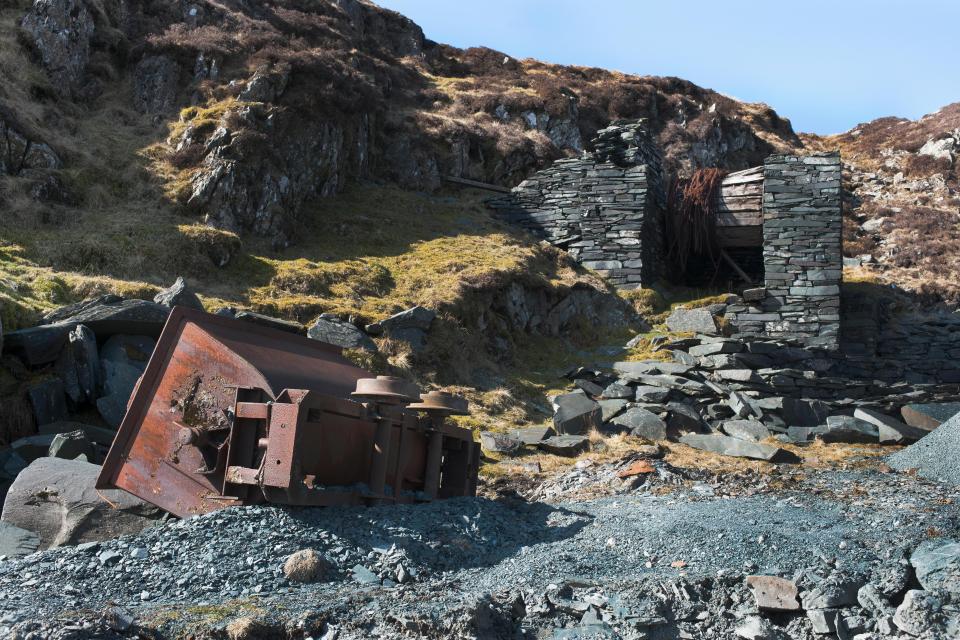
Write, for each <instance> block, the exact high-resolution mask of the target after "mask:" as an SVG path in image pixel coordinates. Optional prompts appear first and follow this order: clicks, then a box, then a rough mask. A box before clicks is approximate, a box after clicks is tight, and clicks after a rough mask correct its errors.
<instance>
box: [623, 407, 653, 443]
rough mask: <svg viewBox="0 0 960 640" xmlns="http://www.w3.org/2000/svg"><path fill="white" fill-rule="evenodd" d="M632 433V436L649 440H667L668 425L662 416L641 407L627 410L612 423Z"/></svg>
mask: <svg viewBox="0 0 960 640" xmlns="http://www.w3.org/2000/svg"><path fill="white" fill-rule="evenodd" d="M611 422H612V423H613V424H616V425H620V426H622V427H623V428H624V429H626V430H627V431H629V432H630V435H632V436H637V437H640V438H646V439H647V440H665V439H666V437H667V424H666V423H665V422H664V421H663V420H661V419H660V416H658V415H656V414H655V413H652V412H650V411H647V410H646V409H643V408H641V407H632V408H630V409H627V410H626V411H625V412H623V413H622V414H621V415H619V416H617V417H616V418H614V419H613V420H612V421H611Z"/></svg>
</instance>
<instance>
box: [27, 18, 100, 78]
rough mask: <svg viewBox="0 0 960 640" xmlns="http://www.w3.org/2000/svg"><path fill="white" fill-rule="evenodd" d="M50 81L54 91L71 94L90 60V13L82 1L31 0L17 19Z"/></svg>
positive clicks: (92, 27)
mask: <svg viewBox="0 0 960 640" xmlns="http://www.w3.org/2000/svg"><path fill="white" fill-rule="evenodd" d="M20 26H21V28H22V29H23V31H24V32H25V33H26V34H27V36H28V37H29V40H30V43H31V45H32V46H33V48H34V50H35V51H36V52H37V55H38V56H39V58H40V62H41V64H43V66H44V68H45V69H46V70H47V73H48V74H49V75H50V79H51V80H52V83H51V84H52V86H53V88H54V90H56V91H58V92H60V93H61V94H62V95H68V96H69V95H72V93H73V91H74V90H75V89H76V88H78V86H79V85H80V81H81V80H82V79H83V75H84V71H85V70H86V68H87V62H88V61H89V60H90V40H91V38H92V37H93V31H94V19H93V14H92V13H91V12H90V10H89V9H88V8H87V4H86V2H84V1H83V0H34V3H33V6H32V7H31V8H30V11H29V12H28V13H27V15H26V16H24V18H23V20H22V21H21V22H20Z"/></svg>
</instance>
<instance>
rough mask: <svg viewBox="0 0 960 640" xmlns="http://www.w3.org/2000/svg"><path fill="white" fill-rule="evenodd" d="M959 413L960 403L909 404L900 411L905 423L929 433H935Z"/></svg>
mask: <svg viewBox="0 0 960 640" xmlns="http://www.w3.org/2000/svg"><path fill="white" fill-rule="evenodd" d="M958 413H960V402H940V403H925V404H908V405H904V406H903V407H902V408H901V409H900V415H901V416H903V420H904V422H906V423H907V424H908V425H910V426H911V427H918V428H920V429H926V430H927V431H933V430H934V429H936V428H937V427H939V426H940V425H941V424H943V423H944V422H946V421H947V420H949V419H950V418H952V417H953V416H955V415H957V414H958Z"/></svg>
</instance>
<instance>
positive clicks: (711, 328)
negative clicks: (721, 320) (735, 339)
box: [667, 307, 717, 335]
mask: <svg viewBox="0 0 960 640" xmlns="http://www.w3.org/2000/svg"><path fill="white" fill-rule="evenodd" d="M667 328H668V329H670V331H675V332H680V331H691V332H693V333H704V334H707V335H713V334H716V333H717V321H716V320H714V319H713V314H712V313H710V312H709V311H708V310H707V309H684V308H682V307H681V308H679V309H674V311H673V313H671V314H670V317H669V318H667Z"/></svg>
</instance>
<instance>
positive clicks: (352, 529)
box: [0, 471, 960, 638]
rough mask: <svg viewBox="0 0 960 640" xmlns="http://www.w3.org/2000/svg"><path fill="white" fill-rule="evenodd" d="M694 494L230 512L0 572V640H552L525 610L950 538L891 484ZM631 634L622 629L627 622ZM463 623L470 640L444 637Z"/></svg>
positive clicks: (738, 578) (956, 513) (888, 478)
mask: <svg viewBox="0 0 960 640" xmlns="http://www.w3.org/2000/svg"><path fill="white" fill-rule="evenodd" d="M827 489H829V491H827ZM711 493H712V490H709V489H707V490H705V489H704V487H703V486H700V485H698V486H695V487H693V488H690V487H683V488H680V489H679V490H677V491H676V492H675V493H673V494H671V495H668V496H652V495H646V494H642V493H630V494H625V495H619V496H614V497H606V498H601V499H596V500H590V501H586V502H581V503H561V504H556V505H552V504H548V503H543V502H530V503H528V502H524V501H521V500H509V499H501V500H489V499H483V498H477V499H455V500H448V501H440V502H436V503H432V504H424V505H416V506H398V507H375V508H329V509H301V510H295V509H283V508H277V507H246V508H235V509H230V510H226V511H222V512H219V513H215V514H210V515H207V516H202V517H197V518H192V519H189V520H183V521H171V522H167V523H165V524H162V525H160V526H158V527H155V528H153V529H150V530H148V531H146V532H144V533H142V534H140V535H139V536H135V537H127V538H122V539H118V540H114V541H110V542H104V543H99V544H98V543H93V544H88V545H81V546H80V547H74V548H62V549H55V550H51V551H47V552H43V553H39V554H34V555H33V556H29V557H27V558H25V559H21V560H16V561H6V562H0V636H2V637H7V636H6V635H3V631H4V628H5V627H7V628H9V627H13V626H16V625H18V624H19V625H20V626H21V627H22V626H23V625H24V624H25V622H24V621H26V620H31V619H42V618H45V617H48V616H57V615H63V612H64V611H73V610H79V611H85V610H89V611H104V610H105V609H106V608H108V607H110V606H112V605H119V606H120V607H121V608H122V609H123V610H125V611H127V612H129V613H130V614H131V615H132V616H134V617H136V618H138V619H140V620H145V621H150V620H152V621H153V624H156V625H159V626H160V627H161V628H163V629H165V630H166V632H167V633H168V634H170V635H172V636H173V637H176V636H177V635H178V634H179V633H181V632H183V629H184V628H186V626H188V625H189V624H192V623H194V622H196V621H197V620H198V618H201V617H203V615H205V614H209V612H210V611H216V612H219V613H221V614H223V615H219V616H217V619H216V621H215V626H216V625H217V624H219V625H221V626H222V625H227V624H229V623H230V621H231V620H232V619H233V618H236V617H238V615H240V614H242V613H243V612H245V611H251V612H254V613H255V614H256V615H259V616H261V617H263V616H266V617H267V618H269V619H271V620H273V621H274V622H275V623H277V624H281V625H285V626H286V627H288V628H296V627H299V628H301V629H309V628H310V625H311V624H318V625H319V627H318V630H317V635H316V636H311V635H310V634H309V633H308V632H307V631H302V633H301V634H300V637H308V636H309V637H327V636H323V635H321V633H320V632H321V631H323V630H324V629H326V631H325V633H329V632H330V630H332V629H335V630H337V633H336V634H335V635H334V636H330V637H340V638H352V637H358V638H359V637H370V635H376V633H380V634H383V635H385V636H386V637H391V633H396V634H397V635H402V634H403V633H405V632H410V633H414V635H430V633H436V634H437V635H438V636H444V635H449V634H453V635H456V634H457V633H460V632H463V633H462V635H471V634H473V635H476V628H477V625H481V626H482V625H484V624H494V625H495V626H496V625H500V624H502V625H507V627H510V625H514V626H516V625H520V626H524V625H526V626H531V625H532V627H536V628H547V629H552V628H559V627H563V626H564V625H569V624H571V623H575V622H576V621H577V620H578V619H579V618H580V616H581V615H582V613H583V612H582V611H576V610H574V612H573V613H569V612H567V613H564V610H563V608H562V607H560V608H559V609H558V607H557V606H555V603H554V604H552V605H549V606H548V605H544V606H545V611H546V612H547V613H543V614H542V615H541V614H538V613H537V606H536V604H535V603H536V602H539V601H540V600H543V601H544V602H546V601H547V600H549V599H551V598H552V599H553V600H556V599H557V598H558V597H560V596H558V595H557V594H560V595H561V596H564V594H566V595H567V596H569V595H570V593H568V592H571V593H572V591H571V590H573V589H588V591H589V590H592V592H595V594H599V596H598V597H600V596H602V597H603V598H607V599H609V598H611V597H612V598H614V599H616V598H618V597H627V595H625V594H632V595H631V596H630V597H631V598H633V599H632V600H631V602H632V605H631V606H633V607H635V608H636V607H640V608H641V609H642V606H641V605H640V604H638V602H639V601H638V600H637V598H639V597H641V596H642V595H644V594H646V596H649V595H650V594H651V593H654V592H656V591H657V590H658V589H659V590H663V589H665V588H666V587H664V586H663V585H665V584H670V585H673V586H672V587H671V588H669V589H667V590H668V591H670V590H672V589H676V588H678V587H676V585H683V584H685V583H690V584H695V585H700V586H699V587H696V588H703V582H702V581H703V580H704V579H706V578H711V579H713V580H714V581H717V580H720V581H721V582H722V581H724V580H727V581H728V582H729V584H728V587H730V589H732V591H730V589H728V591H730V592H731V593H736V591H737V588H736V585H737V584H739V583H741V582H742V576H743V575H744V574H751V573H764V574H775V575H782V576H785V577H790V578H796V577H797V576H800V575H802V573H803V572H804V571H808V572H815V573H816V572H819V573H823V572H829V571H834V570H843V571H845V572H848V573H858V574H866V573H869V572H870V571H871V569H872V568H875V567H876V566H878V565H881V564H883V563H888V562H895V561H896V560H897V559H898V558H901V557H903V554H904V553H905V552H906V550H908V549H910V548H912V547H914V546H916V544H918V543H919V542H920V541H921V540H923V539H925V538H926V537H927V536H928V535H930V533H931V532H947V533H950V534H953V535H955V534H956V533H957V532H958V531H960V507H958V506H957V505H958V503H960V493H958V491H957V490H954V489H951V488H944V487H941V486H938V485H933V484H928V483H924V482H922V481H917V480H914V479H912V478H905V477H904V476H898V475H896V474H880V473H876V472H874V471H864V472H844V473H841V472H829V473H820V474H816V475H815V476H813V477H812V478H811V479H810V480H808V481H807V482H806V483H805V484H804V485H800V486H798V487H797V488H796V489H795V490H790V491H782V490H781V491H779V492H773V491H771V492H769V493H766V494H761V495H754V496H743V497H715V496H713V495H710V494H711ZM817 493H820V494H822V497H821V496H818V495H816V494H817ZM305 548H312V549H315V550H316V551H318V552H319V553H320V554H321V555H323V556H324V557H325V558H326V559H328V560H329V561H330V563H331V565H332V568H331V571H330V572H329V574H328V576H327V579H326V581H323V582H318V583H314V584H307V585H303V584H293V583H290V582H289V581H288V580H287V579H286V578H285V577H284V573H283V570H282V565H283V563H284V561H285V560H286V558H287V557H288V556H289V555H290V554H291V553H293V552H295V551H297V550H300V549H305ZM698 580H699V581H700V582H697V581H698ZM690 581H693V582H692V583H691V582H690ZM484 594H490V595H484ZM617 594H620V595H617ZM588 595H589V594H588ZM580 596H583V594H580ZM580 596H578V597H580ZM515 597H522V598H523V600H524V601H526V603H527V604H526V606H525V613H524V614H523V616H521V617H520V618H519V619H517V620H514V619H513V618H512V617H511V616H513V615H514V614H512V613H510V611H512V610H513V608H516V606H515V605H516V603H514V604H513V605H511V602H512V600H511V599H512V598H515ZM571 597H572V596H571ZM671 597H672V596H671ZM709 598H710V596H709V594H707V595H702V597H701V599H703V600H705V601H707V600H709ZM728 598H729V593H728ZM561 599H569V598H566V597H565V596H564V597H562V598H561ZM693 599H694V600H696V598H693ZM221 603H230V605H229V607H222V608H218V605H219V604H221ZM571 606H572V605H571ZM605 606H609V604H607V605H605ZM724 606H727V607H729V606H731V605H730V603H727V604H726V605H724ZM184 607H187V608H188V609H184ZM512 607H513V608H512ZM171 610H180V614H179V615H169V612H170V611H171ZM604 610H606V609H604ZM318 612H322V615H321V616H320V617H319V618H317V616H318V615H319V614H318ZM458 612H459V613H458ZM478 612H480V613H482V614H483V615H482V616H480V618H478V617H477V616H478V615H479V613H478ZM574 614H576V615H574ZM631 615H633V614H631ZM718 615H719V613H718ZM490 616H493V617H492V618H491V617H490ZM538 616H539V617H538ZM630 619H631V620H632V621H633V622H631V625H632V626H630V625H628V626H630V628H634V627H635V622H636V617H635V616H634V617H633V618H630ZM311 620H313V621H314V622H312V623H311V622H310V621H311ZM317 620H319V622H317ZM491 620H492V622H491ZM411 621H413V622H411ZM204 624H214V623H211V622H210V621H209V620H206V621H204ZM464 624H466V625H468V626H470V625H473V626H472V627H470V629H473V631H470V632H469V633H467V632H464V631H463V630H462V629H460V626H462V625H464ZM610 624H611V625H613V627H614V628H615V627H616V625H615V624H614V623H613V622H611V623H610ZM673 624H679V622H678V621H674V623H673ZM405 625H407V626H405ZM410 625H412V626H410ZM458 625H459V626H458ZM408 627H409V628H408ZM414 627H415V628H416V630H412V629H414ZM714 627H715V628H719V627H717V626H716V625H714ZM391 630H392V631H391ZM428 630H429V633H428ZM458 630H459V631H458ZM468 631H469V630H468ZM674 631H676V628H674ZM374 632H376V633H374ZM620 632H621V635H623V634H622V630H620ZM491 633H492V632H491ZM288 634H289V631H288ZM289 635H292V637H297V633H292V634H289ZM483 636H484V634H480V635H479V636H477V637H483ZM81 637H82V636H81ZM90 637H110V636H109V635H104V636H90ZM490 637H512V636H511V635H502V636H501V635H498V634H497V633H493V634H492V635H490ZM623 637H630V636H628V635H623ZM664 637H668V636H664ZM716 637H723V636H716ZM797 637H801V636H797Z"/></svg>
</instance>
